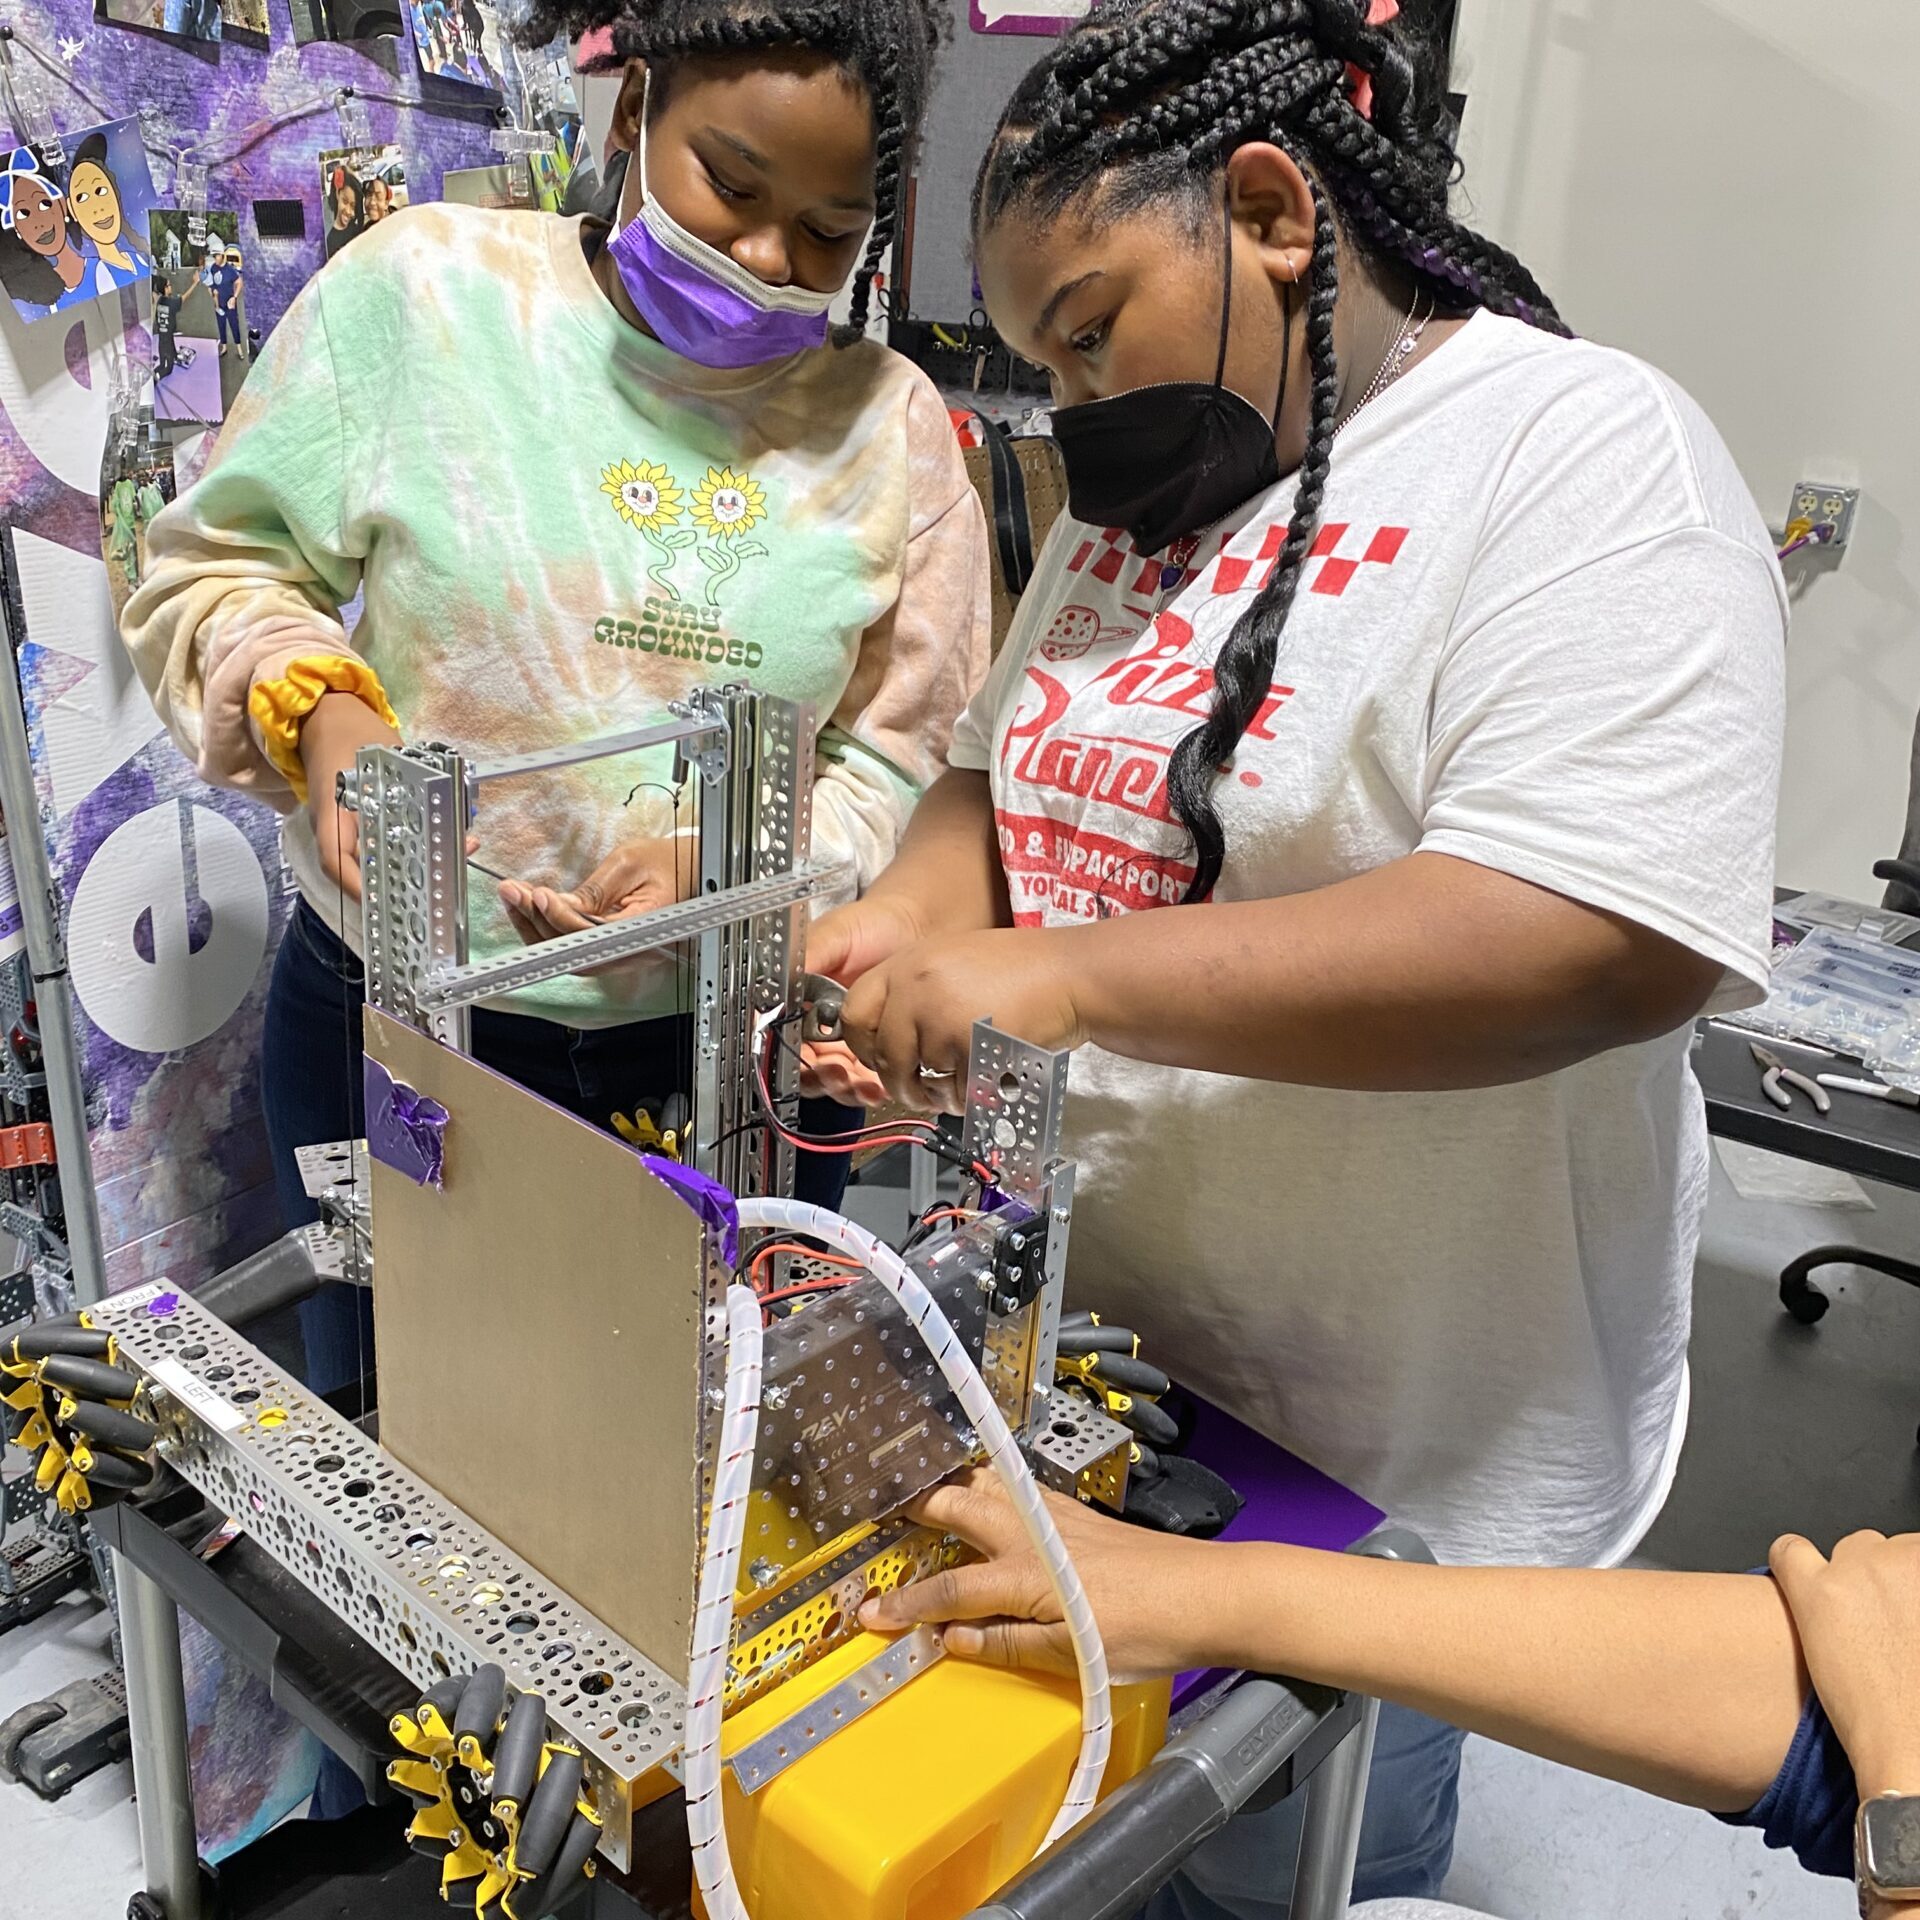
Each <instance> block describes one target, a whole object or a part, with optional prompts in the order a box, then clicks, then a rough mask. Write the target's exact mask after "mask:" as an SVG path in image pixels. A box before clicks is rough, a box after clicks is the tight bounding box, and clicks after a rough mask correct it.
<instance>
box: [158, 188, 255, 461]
mask: <svg viewBox="0 0 1920 1920" xmlns="http://www.w3.org/2000/svg"><path fill="white" fill-rule="evenodd" d="M152 231H153V261H154V265H153V349H154V359H153V372H154V412H155V414H156V416H157V417H158V418H160V419H162V420H167V421H183V420H203V421H207V422H209V423H211V422H212V421H215V420H224V419H225V418H226V414H227V409H228V408H229V407H231V406H232V405H233V401H234V396H235V395H236V394H237V393H238V392H239V391H240V383H241V382H242V381H243V380H244V379H245V378H246V377H247V363H248V356H249V355H250V354H251V352H252V346H251V343H250V342H249V340H248V338H247V309H246V284H247V276H246V261H245V258H244V255H243V253H242V251H241V246H240V218H239V215H237V214H235V213H230V212H226V211H214V212H209V213H208V214H207V215H206V216H205V225H204V227H203V228H202V233H203V235H204V237H203V238H202V239H201V240H199V241H198V242H196V241H195V239H194V237H193V223H192V221H191V219H190V218H189V216H188V215H186V214H184V213H182V212H181V211H180V210H179V209H178V208H175V207H162V208H161V209H159V210H158V211H157V212H156V213H155V214H154V216H153V220H152ZM183 352H184V354H185V356H186V357H185V358H184V359H182V357H181V356H182V353H183ZM203 358H204V361H205V364H206V366H207V367H210V368H212V369H214V372H213V375H212V378H211V379H210V378H209V375H208V373H207V372H206V371H205V370H202V371H199V372H195V371H194V369H195V368H196V367H200V366H201V363H202V360H203ZM214 387H217V389H218V396H219V397H218V400H217V402H215V403H214V404H213V410H212V411H211V412H208V411H205V410H204V409H205V405H206V403H207V401H208V400H209V399H210V397H211V394H210V389H211V388H214Z"/></svg>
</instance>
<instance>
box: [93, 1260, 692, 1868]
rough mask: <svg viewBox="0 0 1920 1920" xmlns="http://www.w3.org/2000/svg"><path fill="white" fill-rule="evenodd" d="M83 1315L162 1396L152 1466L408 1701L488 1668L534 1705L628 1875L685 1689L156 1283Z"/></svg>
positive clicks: (673, 1745) (603, 1846)
mask: <svg viewBox="0 0 1920 1920" xmlns="http://www.w3.org/2000/svg"><path fill="white" fill-rule="evenodd" d="M93 1314H94V1319H95V1323H96V1324H97V1325H99V1326H101V1327H103V1328H105V1329H106V1330H108V1331H110V1332H112V1333H113V1334H115V1335H116V1336H117V1337H118V1339H119V1342H120V1346H121V1350H122V1351H123V1353H125V1355H126V1356H127V1358H128V1359H129V1360H130V1361H131V1362H132V1363H133V1364H134V1365H135V1366H136V1367H137V1368H139V1369H140V1370H141V1371H142V1372H144V1373H146V1374H147V1375H148V1376H149V1377H150V1378H151V1379H152V1380H153V1382H154V1383H155V1385H156V1387H157V1388H158V1389H159V1390H160V1391H158V1392H157V1393H156V1394H155V1396H154V1397H155V1409H156V1417H157V1418H158V1419H159V1421H160V1424H161V1427H162V1439H161V1443H160V1453H161V1457H162V1458H163V1459H164V1460H165V1461H166V1462H167V1464H168V1465H169V1466H171V1467H172V1468H173V1469H174V1470H175V1471H176V1472H177V1473H178V1474H179V1475H180V1476H181V1478H182V1479H184V1480H186V1481H188V1482H189V1483H190V1484H191V1485H192V1486H194V1487H196V1488H197V1489H198V1490H199V1491H200V1492H201V1493H202V1494H204V1495H205V1496H206V1497H207V1498H208V1499H209V1500H210V1501H212V1502H213V1503H214V1504H215V1505H216V1506H218V1507H220V1508H221V1509H222V1510H223V1511H225V1512H227V1513H229V1514H231V1515H232V1516H233V1518H234V1519H236V1520H238V1521H239V1522H240V1524H241V1525H242V1526H243V1527H244V1528H245V1529H246V1531H247V1532H248V1533H249V1534H251V1535H252V1536H253V1538H254V1539H255V1540H257V1541H258V1542H259V1543H260V1544H261V1546H263V1547H264V1548H265V1549H266V1550H267V1551H268V1552H269V1553H271V1554H272V1555H273V1557H274V1558H275V1559H276V1560H278V1561H279V1562H280V1564H281V1565H282V1566H284V1567H285V1568H286V1569H287V1570H288V1571H289V1572H290V1573H292V1574H293V1575H294V1577H295V1578H296V1579H298V1580H299V1581H300V1582H301V1583H302V1585H304V1586H306V1587H307V1588H308V1589H309V1590H310V1591H311V1592H313V1593H314V1594H315V1595H317V1596H318V1597H319V1598H320V1599H321V1600H323V1601H324V1602H325V1603H326V1605H327V1606H328V1607H329V1608H330V1609H331V1610H332V1611H333V1612H334V1613H335V1614H337V1615H338V1616H339V1617H340V1618H341V1619H342V1620H344V1621H346V1622H347V1623H348V1625H350V1626H351V1627H352V1628H353V1629H354V1631H355V1632H357V1633H358V1634H360V1635H361V1637H362V1638H363V1639H365V1640H366V1641H367V1642H368V1643H369V1644H370V1645H371V1646H372V1647H374V1648H375V1649H376V1650H377V1651H378V1652H379V1653H380V1654H381V1655H382V1657H383V1658H385V1659H387V1660H388V1661H390V1662H391V1663H392V1664H393V1665H394V1666H395V1667H397V1668H399V1670H400V1671H401V1672H402V1673H404V1674H405V1675H406V1676H407V1677H408V1678H409V1679H410V1680H412V1681H413V1682H414V1683H415V1684H416V1685H418V1686H419V1687H420V1688H422V1689H423V1690H424V1689H425V1688H427V1687H429V1686H431V1685H432V1684H433V1683H434V1681H436V1680H438V1679H441V1678H442V1677H444V1676H445V1675H446V1674H448V1673H450V1672H462V1671H467V1670H470V1669H472V1668H473V1667H476V1666H479V1665H480V1664H482V1663H483V1662H485V1661H490V1660H491V1661H496V1662H498V1663H499V1665H501V1666H502V1667H504V1668H505V1669H506V1671H507V1675H508V1677H509V1678H510V1679H511V1680H512V1681H513V1683H514V1684H515V1685H516V1686H518V1687H522V1688H525V1689H526V1690H528V1691H529V1692H537V1693H541V1694H544V1695H545V1697H546V1701H547V1710H548V1712H549V1714H550V1715H551V1716H552V1718H553V1720H554V1722H555V1723H556V1724H557V1725H558V1726H559V1727H560V1728H561V1730H562V1731H563V1732H564V1733H565V1735H566V1737H567V1738H569V1739H570V1740H572V1741H574V1742H575V1743H576V1744H577V1745H578V1746H579V1748H580V1750H581V1752H582V1753H583V1754H584V1755H585V1756H586V1763H587V1790H588V1792H589V1793H590V1795H591V1797H592V1801H593V1804H594V1806H595V1808H596V1810H597V1811H598V1812H599V1814H600V1816H601V1819H602V1820H603V1821H604V1823H605V1832H604V1837H603V1838H602V1840H601V1842H600V1851H601V1852H602V1853H603V1854H605V1855H606V1856H607V1858H608V1859H609V1860H611V1861H612V1862H613V1863H614V1865H615V1866H618V1867H622V1868H624V1867H626V1866H627V1865H628V1864H629V1853H630V1839H631V1824H632V1813H633V1795H634V1788H635V1787H636V1785H637V1784H638V1783H639V1781H640V1780H642V1779H643V1778H644V1777H645V1776H646V1775H648V1774H650V1773H652V1772H654V1771H655V1770H656V1769H657V1768H659V1767H661V1766H662V1765H664V1764H666V1763H667V1762H668V1761H670V1760H672V1759H673V1757H674V1756H675V1755H676V1753H677V1751H678V1749H679V1746H680V1734H681V1719H682V1710H683V1705H684V1694H683V1690H682V1689H681V1688H680V1687H679V1686H678V1685H676V1684H675V1683H674V1682H673V1681H672V1680H670V1679H669V1678H668V1677H667V1675H666V1674H664V1673H662V1672H661V1671H660V1669H659V1668H658V1667H656V1666H655V1665H654V1664H653V1663H652V1662H651V1661H649V1660H648V1659H647V1658H646V1656H645V1655H644V1654H642V1653H641V1652H640V1651H639V1650H638V1649H637V1648H636V1647H633V1646H631V1645H630V1644H628V1642H626V1641H625V1640H622V1639H621V1638H620V1637H619V1636H618V1635H617V1634H615V1633H613V1632H612V1631H611V1630H610V1629H608V1628H607V1627H606V1626H604V1625H602V1624H601V1622H600V1621H598V1620H596V1619H595V1618H594V1617H593V1616H592V1615H591V1614H589V1613H587V1612H586V1611H585V1610H584V1609H583V1608H581V1607H579V1606H577V1605H575V1604H574V1602H573V1601H571V1600H569V1599H568V1598H567V1596H566V1595H565V1594H563V1593H561V1592H559V1591H558V1590H557V1589H556V1588H554V1587H553V1586H552V1585H551V1584H550V1583H549V1582H548V1581H546V1580H545V1579H543V1578H542V1577H541V1575H540V1574H539V1573H537V1572H536V1571H535V1570H534V1569H533V1568H532V1567H530V1566H528V1565H527V1563H526V1562H525V1561H524V1560H521V1559H520V1558H518V1556H516V1555H515V1554H513V1553H512V1552H510V1551H509V1550H508V1548H506V1547H505V1546H504V1545H502V1544H501V1542H500V1541H498V1540H496V1539H495V1538H494V1537H493V1536H492V1535H491V1534H489V1533H487V1532H486V1531H485V1530H484V1529H483V1528H481V1527H479V1526H477V1525H475V1524H474V1522H473V1521H472V1520H470V1519H468V1518H467V1516H466V1515H465V1514H463V1513H461V1512H460V1511H459V1510H458V1509H457V1508H455V1507H453V1506H452V1505H451V1504H450V1503H449V1502H447V1501H445V1500H443V1499H442V1498H441V1497H440V1496H439V1495H438V1494H437V1493H435V1492H434V1491H433V1489H432V1488H431V1487H429V1486H428V1485H427V1484H426V1483H425V1482H424V1481H423V1480H421V1479H419V1478H418V1477H417V1476H416V1475H414V1474H411V1473H409V1472H408V1471H407V1470H406V1468H404V1467H403V1466H401V1465H400V1464H399V1462H398V1461H396V1460H394V1459H393V1458H392V1456H391V1455H389V1454H387V1453H384V1452H383V1451H382V1450H381V1449H380V1448H379V1447H378V1446H376V1445H375V1444H374V1443H373V1442H372V1441H371V1440H369V1439H368V1438H367V1437H366V1435H365V1434H363V1433H362V1432H361V1431H360V1430H359V1428H357V1427H356V1426H354V1425H353V1424H352V1422H351V1421H349V1420H346V1419H344V1418H343V1417H342V1416H341V1415H339V1414H337V1413H335V1412H334V1411H333V1409H332V1408H331V1407H328V1406H327V1405H325V1404H324V1403H323V1402H322V1401H320V1400H317V1399H315V1398H314V1397H313V1396H312V1395H311V1394H309V1393H308V1392H307V1391H306V1390H305V1389H304V1388H302V1387H300V1386H298V1385H297V1384H295V1383H294V1382H293V1381H291V1380H288V1379H287V1378H286V1377H285V1376H284V1375H283V1374H281V1373H280V1372H279V1371H278V1370H277V1369H276V1368H275V1367H274V1366H273V1365H272V1363H271V1362H270V1361H268V1359H267V1358H266V1356H265V1355H264V1354H262V1353H260V1352H259V1351H258V1350H257V1349H256V1348H254V1347H252V1346H250V1345H248V1343H247V1342H246V1341H245V1340H243V1339H241V1338H240V1336H239V1335H238V1334H236V1333H234V1332H233V1331H232V1330H231V1329H230V1328H228V1327H226V1326H225V1325H223V1324H222V1323H221V1322H220V1321H218V1320H216V1319H215V1318H214V1317H213V1316H212V1315H211V1314H210V1313H207V1312H206V1311H204V1310H203V1309H202V1308H200V1307H199V1306H197V1305H196V1304H195V1303H194V1301H193V1300H192V1298H191V1297H190V1296H188V1295H186V1294H182V1293H179V1292H176V1291H174V1290H173V1289H172V1288H170V1287H168V1286H167V1285H166V1283H165V1282H159V1283H156V1284H153V1285H150V1286H144V1287H136V1288H134V1289H132V1290H131V1291H130V1292H127V1293H120V1294H115V1295H113V1296H112V1297H111V1298H109V1299H107V1300H105V1301H103V1302H102V1303H100V1304H99V1305H98V1306H96V1307H95V1308H94V1309H93ZM559 1496H560V1488H559V1486H558V1484H556V1497H559Z"/></svg>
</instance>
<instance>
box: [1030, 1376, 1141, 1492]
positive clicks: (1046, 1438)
mask: <svg viewBox="0 0 1920 1920" xmlns="http://www.w3.org/2000/svg"><path fill="white" fill-rule="evenodd" d="M1026 1454H1027V1458H1028V1459H1029V1460H1031V1461H1032V1462H1033V1470H1034V1473H1035V1474H1036V1475H1037V1476H1038V1478H1039V1480H1040V1482H1041V1484H1042V1485H1043V1486H1049V1487H1051V1488H1053V1490H1054V1491H1055V1492H1056V1493H1070V1494H1073V1495H1076V1496H1077V1497H1078V1498H1080V1499H1082V1500H1095V1501H1098V1502H1099V1504H1100V1505H1101V1506H1103V1507H1108V1508H1111V1509H1112V1511H1113V1512H1115V1513H1119V1512H1120V1511H1121V1510H1122V1509H1123V1508H1124V1507H1125V1506H1126V1504H1127V1473H1128V1470H1129V1468H1130V1467H1131V1465H1132V1461H1133V1436H1132V1435H1131V1434H1130V1433H1128V1431H1127V1430H1126V1428H1125V1427H1123V1426H1122V1425H1121V1424H1120V1422H1119V1421H1118V1420H1115V1419H1113V1418H1112V1417H1111V1416H1110V1415H1108V1414H1104V1413H1102V1412H1101V1411H1100V1410H1099V1408H1097V1407H1093V1406H1089V1405H1088V1403H1087V1402H1086V1401H1084V1400H1082V1399H1081V1398H1080V1396H1079V1395H1078V1394H1074V1393H1056V1394H1055V1395H1054V1396H1053V1398H1052V1401H1051V1403H1050V1404H1049V1406H1048V1408H1047V1420H1046V1424H1045V1425H1044V1426H1042V1427H1040V1428H1039V1429H1038V1430H1037V1431H1036V1432H1035V1433H1034V1436H1033V1438H1032V1439H1031V1440H1029V1441H1028V1442H1027V1445H1026Z"/></svg>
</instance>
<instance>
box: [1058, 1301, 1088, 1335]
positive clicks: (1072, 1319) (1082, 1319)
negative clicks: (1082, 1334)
mask: <svg viewBox="0 0 1920 1920" xmlns="http://www.w3.org/2000/svg"><path fill="white" fill-rule="evenodd" d="M1092 1325H1093V1315H1092V1314H1090V1313H1089V1312H1088V1311H1087V1310H1086V1308H1085V1307H1082V1308H1080V1309H1079V1311H1078V1312H1076V1313H1063V1314H1062V1315H1061V1316H1060V1331H1061V1332H1062V1333H1069V1332H1077V1331H1078V1330H1079V1329H1080V1328H1082V1327H1090V1326H1092Z"/></svg>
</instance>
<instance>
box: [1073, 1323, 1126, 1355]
mask: <svg viewBox="0 0 1920 1920" xmlns="http://www.w3.org/2000/svg"><path fill="white" fill-rule="evenodd" d="M1134 1339H1135V1335H1134V1332H1133V1329H1132V1328H1131V1327H1096V1326H1095V1325H1094V1324H1093V1322H1092V1321H1091V1320H1089V1321H1088V1322H1087V1323H1086V1325H1085V1326H1082V1327H1062V1328H1061V1329H1060V1340H1059V1345H1058V1347H1057V1349H1056V1351H1057V1352H1058V1353H1059V1355H1060V1357H1061V1359H1063V1360H1077V1359H1079V1358H1080V1356H1081V1355H1082V1354H1083V1353H1128V1354H1130V1353H1132V1351H1133V1343H1134Z"/></svg>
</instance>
